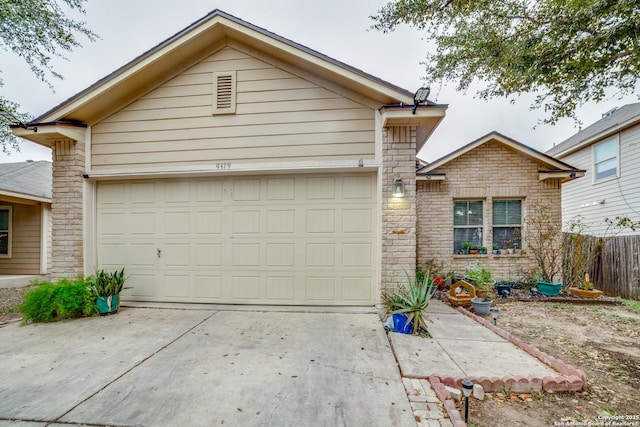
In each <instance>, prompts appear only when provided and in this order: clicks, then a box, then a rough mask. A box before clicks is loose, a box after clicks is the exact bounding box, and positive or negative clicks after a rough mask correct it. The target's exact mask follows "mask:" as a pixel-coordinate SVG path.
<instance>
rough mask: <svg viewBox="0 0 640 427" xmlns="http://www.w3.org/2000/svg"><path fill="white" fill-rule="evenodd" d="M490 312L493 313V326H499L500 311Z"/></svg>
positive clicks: (494, 309) (492, 309)
mask: <svg viewBox="0 0 640 427" xmlns="http://www.w3.org/2000/svg"><path fill="white" fill-rule="evenodd" d="M489 312H490V313H491V317H492V318H493V326H498V314H500V309H499V308H490V309H489Z"/></svg>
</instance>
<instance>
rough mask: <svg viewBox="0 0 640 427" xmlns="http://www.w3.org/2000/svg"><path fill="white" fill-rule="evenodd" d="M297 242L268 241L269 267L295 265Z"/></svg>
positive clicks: (267, 264) (267, 262)
mask: <svg viewBox="0 0 640 427" xmlns="http://www.w3.org/2000/svg"><path fill="white" fill-rule="evenodd" d="M295 253H296V245H295V243H267V244H266V254H267V261H266V266H267V267H294V266H295Z"/></svg>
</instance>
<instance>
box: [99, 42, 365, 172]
mask: <svg viewBox="0 0 640 427" xmlns="http://www.w3.org/2000/svg"><path fill="white" fill-rule="evenodd" d="M223 71H235V72H236V73H237V74H236V80H237V99H236V102H237V104H236V113H235V114H227V115H213V112H214V106H213V95H214V94H213V88H214V83H213V73H217V72H223ZM374 114H375V112H374V110H373V109H372V108H370V107H368V106H365V105H363V104H361V103H359V102H356V101H354V100H351V99H349V98H347V97H345V96H343V95H341V94H339V93H336V92H334V91H332V90H329V89H326V88H324V87H321V86H319V85H318V84H316V83H314V82H310V81H308V80H306V79H304V78H300V77H298V76H296V75H294V74H292V73H290V72H288V71H285V70H283V69H280V68H277V67H275V66H273V65H271V64H269V63H267V62H264V61H262V60H258V59H256V58H254V57H252V56H250V55H249V54H246V53H244V52H241V51H240V50H237V49H233V48H230V47H226V48H224V49H222V50H220V51H219V52H217V53H215V54H213V55H212V56H210V57H209V58H208V59H206V60H204V61H203V62H201V63H199V64H197V65H195V66H194V67H192V68H190V69H189V70H187V71H185V72H184V73H182V74H180V75H178V76H177V77H175V78H173V79H171V80H170V81H168V82H167V83H165V84H163V85H162V86H160V87H159V88H157V89H155V90H153V91H152V92H150V93H148V94H147V95H145V96H143V97H142V98H141V99H139V100H138V101H136V102H134V103H132V104H131V105H129V106H127V107H126V108H124V109H123V110H121V111H120V112H118V113H116V114H114V115H112V116H111V117H109V118H107V119H105V120H104V121H102V122H101V123H98V124H96V125H94V126H93V128H92V149H91V156H92V157H91V161H92V168H93V169H94V170H100V169H101V168H102V169H113V168H122V169H130V170H135V169H136V168H139V167H144V168H149V167H153V166H156V165H157V166H163V165H174V166H188V165H198V164H211V163H212V162H231V163H259V162H273V161H278V162H282V161H310V160H311V161H320V160H345V159H360V158H364V159H367V158H373V157H374V154H375V147H374V126H375V123H374Z"/></svg>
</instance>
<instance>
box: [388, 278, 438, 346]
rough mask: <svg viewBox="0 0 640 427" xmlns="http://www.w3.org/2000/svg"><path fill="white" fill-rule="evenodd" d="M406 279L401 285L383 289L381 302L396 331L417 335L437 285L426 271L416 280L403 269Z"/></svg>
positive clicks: (425, 326) (423, 325)
mask: <svg viewBox="0 0 640 427" xmlns="http://www.w3.org/2000/svg"><path fill="white" fill-rule="evenodd" d="M405 276H406V280H405V281H404V282H403V283H402V285H401V286H398V287H395V288H390V289H385V290H384V291H383V293H382V303H383V304H384V306H385V309H386V311H387V313H390V314H391V315H392V316H393V325H394V330H395V331H396V332H401V333H404V334H414V335H417V334H418V332H419V331H420V327H421V326H422V327H423V328H424V329H426V328H427V325H426V323H425V321H424V316H425V310H426V309H427V306H428V305H429V301H430V300H431V298H432V297H433V295H434V294H435V292H436V290H437V286H436V285H434V283H433V280H432V279H431V278H430V276H429V272H426V273H425V275H424V276H423V278H422V280H416V279H414V278H412V277H410V276H409V274H408V273H407V272H406V271H405Z"/></svg>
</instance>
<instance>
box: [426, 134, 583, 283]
mask: <svg viewBox="0 0 640 427" xmlns="http://www.w3.org/2000/svg"><path fill="white" fill-rule="evenodd" d="M583 174H584V171H582V170H579V169H576V168H574V167H572V166H570V165H568V164H566V163H564V162H561V161H559V160H556V159H554V158H553V157H550V156H548V155H546V154H543V153H540V152H538V151H536V150H534V149H533V148H531V147H528V146H526V145H523V144H521V143H519V142H517V141H515V140H513V139H511V138H508V137H506V136H504V135H501V134H499V133H497V132H492V133H490V134H488V135H486V136H483V137H482V138H480V139H477V140H475V141H473V142H471V143H470V144H468V145H466V146H464V147H462V148H460V149H459V150H457V151H455V152H453V153H451V154H449V155H447V156H445V157H443V158H441V159H439V160H436V161H434V162H432V163H430V164H428V165H427V166H425V167H423V168H421V169H419V170H418V171H417V172H416V176H417V178H416V179H417V211H418V244H417V246H418V248H417V249H418V255H417V262H418V265H424V264H425V263H426V262H427V261H429V260H434V261H436V262H437V263H442V264H443V265H444V267H445V269H446V270H447V271H454V272H456V273H458V274H461V273H463V272H464V270H465V269H466V268H467V267H468V266H469V265H471V264H472V263H474V262H475V261H479V262H480V264H482V265H483V266H485V267H488V268H491V269H493V271H494V277H497V278H505V279H506V278H515V277H516V276H518V275H519V273H520V271H521V270H530V269H531V268H532V267H534V266H535V263H534V259H533V255H532V253H531V252H530V251H527V240H526V230H525V228H526V221H525V218H526V217H527V215H530V214H532V213H533V212H534V211H535V210H536V209H535V207H536V206H544V208H545V209H546V210H547V212H549V213H550V214H551V217H552V218H555V219H556V220H557V221H558V222H560V221H561V216H560V194H561V192H560V188H561V184H563V183H564V182H567V181H571V180H573V179H574V178H577V177H580V176H582V175H583ZM463 242H470V243H472V244H475V245H477V246H485V247H486V248H487V252H488V253H487V254H486V255H461V254H456V252H458V251H460V249H462V243H463ZM493 243H497V244H498V247H499V248H505V249H506V248H513V247H514V246H516V247H517V248H518V249H524V251H520V252H521V253H515V254H512V255H508V254H503V255H494V254H492V253H491V249H492V244H493Z"/></svg>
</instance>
